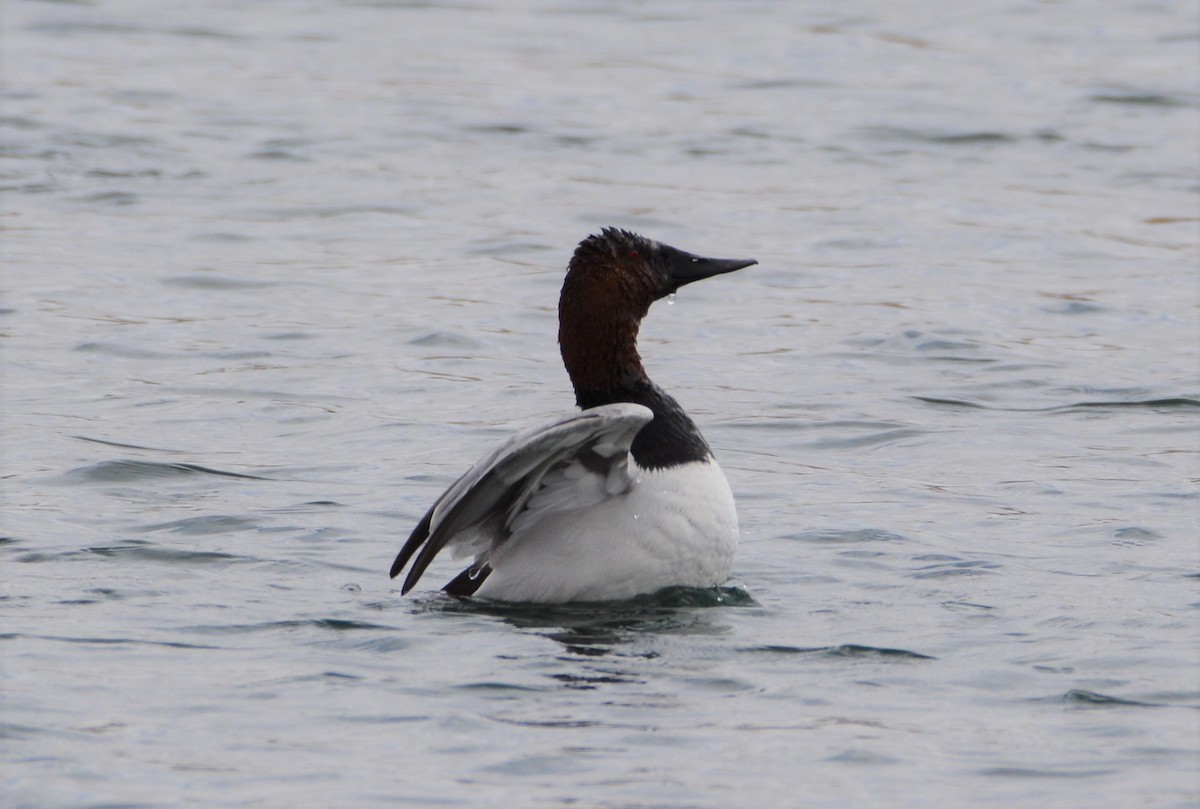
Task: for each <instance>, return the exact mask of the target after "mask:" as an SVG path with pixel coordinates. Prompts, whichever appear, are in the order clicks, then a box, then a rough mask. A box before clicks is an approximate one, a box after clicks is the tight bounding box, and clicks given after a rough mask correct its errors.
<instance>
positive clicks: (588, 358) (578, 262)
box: [391, 228, 758, 603]
mask: <svg viewBox="0 0 1200 809" xmlns="http://www.w3.org/2000/svg"><path fill="white" fill-rule="evenodd" d="M757 263H758V262H756V261H755V260H754V259H715V258H701V257H700V256H694V255H692V254H691V253H685V252H684V251H682V250H679V249H676V248H674V247H671V246H669V245H665V244H660V243H658V242H655V241H651V240H650V239H647V238H644V237H642V236H639V235H637V234H635V233H630V232H628V231H625V230H617V229H615V228H605V229H604V230H603V231H602V232H601V233H600V234H599V235H593V236H589V237H587V238H586V239H584V240H583V241H582V242H580V243H579V247H578V248H576V250H575V254H574V255H573V256H572V257H571V261H570V263H569V265H568V266H567V277H566V280H565V281H564V282H563V288H562V295H561V296H560V298H559V302H558V343H559V347H560V349H561V351H562V359H563V364H564V365H565V366H566V368H567V373H568V374H569V375H570V377H571V384H572V385H573V386H574V388H575V403H576V404H577V405H578V406H579V407H580V408H582V410H581V411H580V412H572V413H570V414H569V415H565V416H563V417H561V418H559V419H556V420H555V421H552V422H550V423H549V424H546V425H543V426H540V427H535V428H533V429H530V430H526V431H524V432H522V433H519V434H518V435H516V436H514V437H512V438H510V439H509V440H508V441H506V442H504V443H503V444H501V445H500V446H499V447H497V448H496V449H495V450H494V451H492V452H491V454H489V455H487V456H486V457H485V458H483V460H481V461H479V463H477V464H475V465H474V466H473V467H471V469H470V470H468V471H467V473H466V474H465V475H463V476H462V477H460V478H459V479H458V480H457V481H455V483H454V484H453V485H451V486H450V488H449V489H447V490H446V492H445V493H444V494H443V495H442V496H441V497H439V498H438V500H437V502H436V503H434V504H433V506H432V507H431V508H430V509H429V511H428V512H427V513H426V514H425V516H424V517H423V518H422V519H421V521H420V522H419V523H418V524H417V527H416V528H415V529H414V530H413V532H412V535H411V536H410V537H409V538H408V541H407V542H405V543H404V547H403V548H401V549H400V553H399V554H398V555H397V556H396V561H395V562H394V563H393V564H392V569H391V576H392V577H393V578H395V576H396V575H397V574H398V573H399V572H400V571H401V570H403V569H404V567H405V566H406V565H407V564H408V562H409V560H410V559H413V557H414V555H415V556H416V558H415V560H414V561H413V564H412V568H411V569H410V570H409V571H408V576H407V577H406V578H405V580H404V586H403V588H402V590H401V592H402V593H407V592H408V591H409V590H411V589H412V587H413V585H415V584H416V583H417V580H418V579H420V578H421V574H423V573H424V572H425V569H426V568H427V567H428V566H429V563H430V562H431V561H433V558H434V557H435V556H437V554H438V553H439V552H440V551H441V550H442V549H443V548H446V547H449V548H450V549H451V551H452V552H453V553H454V555H455V556H459V557H461V556H468V555H473V556H474V562H473V563H472V564H471V566H470V567H468V568H467V569H466V570H464V571H463V572H462V573H461V574H459V575H458V576H457V577H456V578H454V580H453V581H451V582H450V583H448V584H447V585H446V586H445V587H444V588H443V589H444V590H445V591H446V592H447V593H450V594H452V595H456V596H472V595H473V596H478V597H481V598H488V599H495V600H499V601H510V602H540V603H564V602H570V601H612V600H618V599H627V598H632V597H633V596H637V595H642V594H646V593H653V592H655V591H657V590H660V589H662V588H664V587H671V586H688V587H713V586H716V585H719V584H721V583H723V582H724V581H725V579H726V578H727V577H728V575H729V571H730V567H731V566H732V564H733V554H734V550H735V549H736V547H737V540H738V522H737V511H736V509H735V508H734V504H733V494H732V493H731V492H730V490H729V484H728V482H726V480H725V475H724V473H723V472H722V471H721V468H720V467H719V466H718V465H717V462H716V460H714V458H713V455H712V451H711V450H710V449H709V447H708V444H707V443H706V442H705V440H704V437H703V436H701V435H700V431H699V430H698V429H696V425H695V424H694V423H693V422H692V420H691V419H690V418H688V415H687V413H685V412H684V411H683V408H681V407H680V406H679V403H678V402H676V401H675V400H674V399H673V398H671V397H670V396H669V395H668V394H667V393H665V392H664V391H663V390H662V389H661V388H659V387H658V386H657V385H655V384H654V383H653V382H651V381H650V378H649V377H648V376H646V370H645V369H644V368H643V367H642V359H641V357H640V356H639V355H638V350H637V336H638V327H639V326H640V324H641V321H642V318H643V317H645V316H646V313H647V312H648V311H649V309H650V304H652V303H653V302H654V301H656V300H658V299H659V298H663V297H666V296H667V295H671V294H673V293H674V292H675V291H676V290H677V289H679V288H680V287H682V286H683V285H685V284H690V283H692V282H693V281H699V280H701V279H702V278H709V277H711V276H714V275H720V274H721V273H727V272H733V271H734V270H740V269H742V268H743V267H749V266H750V265H752V264H757Z"/></svg>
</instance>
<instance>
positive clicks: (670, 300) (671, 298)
mask: <svg viewBox="0 0 1200 809" xmlns="http://www.w3.org/2000/svg"><path fill="white" fill-rule="evenodd" d="M674 305H675V293H674V292H672V293H671V294H670V295H668V296H667V306H674Z"/></svg>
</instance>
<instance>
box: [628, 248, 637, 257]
mask: <svg viewBox="0 0 1200 809" xmlns="http://www.w3.org/2000/svg"><path fill="white" fill-rule="evenodd" d="M629 257H630V258H639V256H638V251H637V250H630V251H629Z"/></svg>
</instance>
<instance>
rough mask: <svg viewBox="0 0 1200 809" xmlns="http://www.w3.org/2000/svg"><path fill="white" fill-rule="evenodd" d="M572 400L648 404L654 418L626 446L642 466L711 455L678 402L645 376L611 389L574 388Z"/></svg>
mask: <svg viewBox="0 0 1200 809" xmlns="http://www.w3.org/2000/svg"><path fill="white" fill-rule="evenodd" d="M575 401H576V403H577V404H578V405H579V406H580V407H582V408H583V409H584V410H586V409H588V408H589V407H599V406H600V405H606V404H615V403H617V402H634V403H636V404H640V405H645V406H646V407H648V408H650V410H651V411H652V412H653V413H654V420H653V421H651V422H650V423H649V424H647V425H646V426H645V427H643V428H642V429H641V432H639V433H638V434H637V437H636V438H634V439H633V446H632V447H631V448H630V451H631V452H632V453H633V459H634V460H635V461H637V464H638V466H640V467H642V468H643V469H666V468H668V467H672V466H679V465H681V464H685V463H689V462H691V461H704V460H707V459H709V458H711V457H712V450H710V449H709V448H708V443H707V442H705V440H704V436H702V435H700V431H699V430H698V429H696V425H695V423H694V422H693V421H692V420H691V419H690V418H688V415H687V413H684V412H683V408H682V407H680V406H679V402H677V401H675V400H674V399H672V398H671V397H670V395H668V394H667V393H665V392H664V391H663V390H662V388H660V387H658V386H657V385H655V384H654V383H653V382H651V381H650V380H648V379H642V380H639V381H637V382H634V383H632V384H629V385H622V386H621V387H619V388H617V389H615V390H605V391H597V390H576V391H575Z"/></svg>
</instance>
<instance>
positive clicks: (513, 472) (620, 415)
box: [390, 402, 654, 595]
mask: <svg viewBox="0 0 1200 809" xmlns="http://www.w3.org/2000/svg"><path fill="white" fill-rule="evenodd" d="M652 418H654V414H653V413H652V412H651V411H650V409H649V408H648V407H643V406H642V405H639V404H632V403H626V402H622V403H618V404H609V405H602V406H600V407H593V408H590V409H588V410H584V411H582V412H579V413H572V414H570V415H568V416H564V417H563V418H560V419H558V420H556V421H553V422H551V423H549V424H546V425H543V426H540V427H535V428H533V429H531V430H526V431H525V432H522V433H518V434H517V435H515V436H513V437H512V438H510V439H509V440H508V441H505V442H504V443H503V444H501V445H500V446H499V447H497V448H496V449H495V450H494V451H492V452H491V453H490V454H489V455H488V456H487V457H485V458H484V459H483V460H481V461H479V463H477V464H475V465H474V466H473V467H471V468H470V469H469V470H468V471H467V473H466V474H465V475H463V476H462V477H460V478H459V479H458V480H457V481H455V482H454V483H453V484H452V485H451V486H450V488H449V489H447V490H446V492H445V493H444V494H443V495H442V496H441V497H439V498H438V500H437V502H436V503H434V504H433V506H432V507H431V508H430V509H429V511H428V512H426V514H425V516H424V517H423V518H422V519H421V521H420V522H419V523H417V527H416V528H415V529H413V532H412V535H411V536H409V538H408V541H407V542H405V543H404V547H403V548H401V549H400V553H399V554H397V555H396V561H395V562H393V563H392V569H391V573H390V575H391V577H392V578H395V577H396V575H397V574H398V573H399V572H400V571H401V570H403V569H404V567H405V565H407V564H408V561H409V560H410V559H412V558H413V555H414V554H416V560H415V561H414V562H413V565H412V568H411V569H410V570H409V571H408V576H407V577H406V578H405V579H404V586H403V587H402V588H401V593H402V594H403V593H407V592H408V591H409V590H411V589H412V587H413V585H415V584H416V583H417V580H418V579H420V578H421V575H422V574H423V573H424V572H425V569H426V568H427V567H429V563H430V562H432V561H433V558H434V557H435V556H437V555H438V553H439V552H440V551H441V550H442V549H443V548H445V547H447V546H449V547H451V548H452V549H453V550H456V551H459V552H461V553H470V552H472V551H473V552H475V554H476V559H475V564H473V565H472V566H471V567H470V568H468V569H467V570H465V571H463V573H462V575H460V576H458V577H457V578H456V579H454V581H452V582H451V583H450V584H448V585H446V589H447V591H448V592H451V593H454V594H458V595H469V594H471V593H473V592H474V591H475V589H476V588H477V587H478V586H479V585H480V584H482V582H483V578H484V577H485V576H486V574H487V572H489V569H488V568H487V560H488V559H489V558H490V557H491V555H492V553H493V552H494V551H495V550H496V549H497V548H499V547H501V546H502V545H503V544H504V543H505V542H507V541H508V540H509V538H510V537H511V536H513V534H514V533H517V532H518V531H520V530H523V529H525V528H528V527H529V526H531V525H533V524H535V523H536V522H537V521H538V520H540V519H541V518H542V517H544V516H545V515H547V514H551V513H555V512H558V511H563V510H567V509H572V508H582V507H586V506H588V505H591V504H594V503H596V502H599V501H600V500H603V499H604V498H606V497H614V496H616V495H619V494H622V493H624V492H626V491H628V490H629V488H630V487H631V486H632V485H633V482H634V481H633V478H632V477H631V475H630V467H629V463H630V456H629V447H630V445H631V444H632V443H633V439H634V437H635V436H636V435H637V434H638V432H639V431H640V430H641V429H642V427H644V426H646V424H648V423H649V422H650V420H651V419H652ZM418 551H419V552H418Z"/></svg>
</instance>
